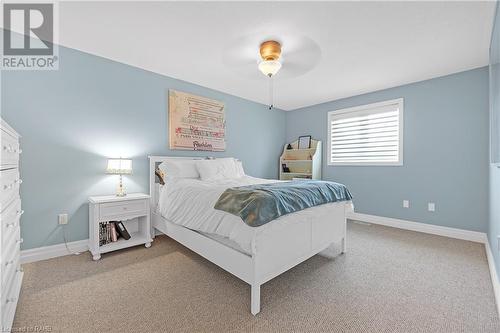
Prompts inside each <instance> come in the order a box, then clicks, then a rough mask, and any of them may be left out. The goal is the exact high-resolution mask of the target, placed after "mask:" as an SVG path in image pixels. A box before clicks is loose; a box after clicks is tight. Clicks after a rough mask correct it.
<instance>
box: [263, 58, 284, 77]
mask: <svg viewBox="0 0 500 333" xmlns="http://www.w3.org/2000/svg"><path fill="white" fill-rule="evenodd" d="M280 68H281V63H280V62H279V61H278V60H263V61H261V62H260V63H259V70H260V71H261V72H262V74H264V75H266V76H274V75H276V73H278V71H279V70H280Z"/></svg>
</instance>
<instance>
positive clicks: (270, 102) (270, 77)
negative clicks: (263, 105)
mask: <svg viewBox="0 0 500 333" xmlns="http://www.w3.org/2000/svg"><path fill="white" fill-rule="evenodd" d="M273 81H274V80H273V76H272V75H269V110H272V108H273V107H274V105H273V104H274V103H273V95H274V94H273Z"/></svg>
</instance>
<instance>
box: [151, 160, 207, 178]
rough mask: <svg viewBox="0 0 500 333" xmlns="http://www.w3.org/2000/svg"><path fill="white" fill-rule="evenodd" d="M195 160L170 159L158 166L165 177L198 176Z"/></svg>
mask: <svg viewBox="0 0 500 333" xmlns="http://www.w3.org/2000/svg"><path fill="white" fill-rule="evenodd" d="M196 161H197V160H175V159H172V160H167V161H164V162H161V163H160V165H159V166H158V168H159V169H160V170H161V171H163V173H164V174H165V178H200V174H199V172H198V169H197V168H196Z"/></svg>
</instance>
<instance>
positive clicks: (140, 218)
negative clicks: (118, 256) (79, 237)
mask: <svg viewBox="0 0 500 333" xmlns="http://www.w3.org/2000/svg"><path fill="white" fill-rule="evenodd" d="M149 201H150V196H149V195H147V194H143V193H132V194H127V195H126V196H124V197H117V196H116V195H104V196H93V197H89V249H90V252H91V253H92V257H93V259H94V260H99V259H100V258H101V254H102V253H106V252H110V251H115V250H119V249H123V248H127V247H131V246H136V245H140V244H144V245H145V246H146V247H150V246H151V242H152V241H153V239H152V238H151V221H150V210H149ZM108 221H122V222H123V224H124V225H125V228H127V231H128V233H129V234H130V239H127V240H126V239H124V238H118V241H116V242H111V243H108V244H104V245H99V224H100V223H102V222H108Z"/></svg>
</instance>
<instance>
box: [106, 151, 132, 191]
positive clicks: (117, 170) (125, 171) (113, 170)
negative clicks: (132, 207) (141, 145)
mask: <svg viewBox="0 0 500 333" xmlns="http://www.w3.org/2000/svg"><path fill="white" fill-rule="evenodd" d="M106 173H108V174H113V175H120V183H119V184H118V187H117V189H116V196H118V197H124V196H126V195H127V193H125V188H124V187H123V180H122V175H130V174H132V160H126V159H122V158H118V159H108V167H107V168H106Z"/></svg>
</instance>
